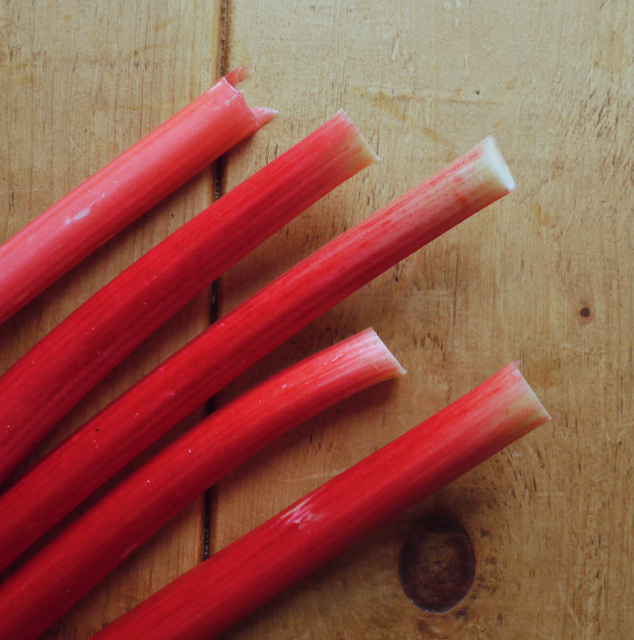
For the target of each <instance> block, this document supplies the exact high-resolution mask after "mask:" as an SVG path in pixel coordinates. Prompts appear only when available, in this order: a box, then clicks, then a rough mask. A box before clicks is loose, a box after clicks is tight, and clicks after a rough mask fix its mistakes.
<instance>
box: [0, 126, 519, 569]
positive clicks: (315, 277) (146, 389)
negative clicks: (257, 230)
mask: <svg viewBox="0 0 634 640" xmlns="http://www.w3.org/2000/svg"><path fill="white" fill-rule="evenodd" d="M514 186H515V185H514V182H513V179H512V177H511V175H510V172H509V170H508V168H507V166H506V164H505V163H504V160H503V158H502V156H501V154H500V152H499V150H498V148H497V145H496V143H495V141H494V140H493V139H492V138H487V139H486V140H484V142H482V143H481V144H480V145H478V146H477V147H475V148H474V149H472V150H471V151H470V152H468V153H467V154H465V155H464V156H462V157H461V158H459V159H458V160H456V161H455V162H453V163H452V164H451V165H449V166H448V167H446V168H445V169H443V170H442V171H440V172H439V173H438V174H436V175H434V176H432V177H431V178H429V179H428V180H426V181H424V182H423V183H421V184H420V185H418V186H417V187H414V188H413V189H412V190H411V191H408V192H407V193H405V194H404V195H403V196H401V197H400V198H398V199H396V200H395V201H394V202H392V203H391V204H388V205H387V206H385V207H384V208H383V209H381V210H379V211H377V212H376V213H374V214H373V215H371V216H370V217H369V218H367V219H366V220H364V221H363V222H361V223H359V224H357V225H356V226H354V227H352V228H351V229H350V230H348V231H347V232H346V233H344V234H342V235H341V236H339V237H338V238H335V239H334V240H332V241H331V242H329V243H328V244H326V245H325V246H324V247H322V248H321V249H320V250H318V251H316V252H315V253H313V254H312V255H310V256H309V257H308V258H306V259H305V260H303V261H302V262H300V263H299V264H297V265H296V266H295V267H293V268H292V269H290V270H289V271H287V272H286V273H285V274H283V275H282V276H280V277H279V278H277V279H276V280H274V281H273V282H272V283H271V284H269V285H268V286H267V287H265V288H264V289H262V291H260V292H259V293H257V294H256V295H254V296H253V297H251V298H250V299H248V300H247V301H246V302H244V303H243V304H242V305H240V306H239V307H237V308H236V309H234V310H233V311H232V312H231V313H229V314H228V315H227V316H225V317H223V318H221V319H220V320H219V321H217V322H216V323H215V324H214V325H212V326H211V327H210V328H209V329H207V330H206V331H205V332H203V333H202V334H201V335H200V336H198V337H197V338H195V339H194V340H192V341H191V342H190V343H189V344H188V345H186V346H185V347H183V348H182V349H181V350H180V351H178V352H177V353H175V354H174V355H173V356H172V357H171V358H169V359H168V360H166V361H165V362H164V363H163V364H162V365H160V366H159V367H158V368H157V369H155V370H154V371H152V372H151V373H149V374H148V375H147V376H145V378H143V379H141V380H140V381H139V382H138V383H137V384H136V385H135V386H133V387H131V388H130V389H129V390H128V391H127V392H126V393H124V394H123V395H121V396H120V397H119V398H118V399H117V400H116V401H114V402H113V403H111V404H110V405H109V406H108V407H106V408H105V409H104V410H103V411H102V412H101V413H99V414H98V415H97V416H95V417H94V418H93V419H92V420H91V421H89V422H88V423H87V424H86V425H84V427H82V428H81V429H80V430H79V431H77V432H76V433H75V434H73V435H72V436H71V437H70V438H68V439H67V440H66V441H65V442H64V443H63V444H62V445H61V446H60V447H58V448H57V449H56V450H55V451H53V452H52V453H51V454H50V455H49V456H48V457H47V458H45V459H44V460H43V461H42V462H41V463H40V464H39V465H38V466H36V467H35V468H34V469H33V470H32V471H31V472H30V473H28V474H27V475H26V476H25V477H24V478H23V479H22V480H21V481H20V482H18V483H17V484H16V485H15V486H14V487H13V488H12V489H10V490H9V491H8V492H7V493H6V494H5V495H4V496H2V497H1V498H0V513H3V514H6V515H5V517H4V518H3V519H2V520H1V521H0V566H6V564H8V563H9V562H10V561H11V560H12V559H13V558H14V557H16V555H17V554H19V553H21V551H23V550H24V549H26V548H27V547H28V546H29V545H30V544H32V543H33V542H34V541H35V540H37V538H38V537H40V536H41V535H42V534H44V533H45V532H46V531H47V530H48V529H50V528H51V527H52V526H53V525H54V524H55V523H56V522H57V521H58V520H60V519H61V518H62V517H64V515H66V514H67V513H68V512H69V511H70V510H71V509H73V508H74V507H75V506H77V505H78V504H79V503H80V502H81V501H82V500H84V499H85V498H86V497H88V496H89V495H90V494H91V493H92V492H93V491H94V490H95V489H97V488H98V487H99V486H100V485H101V484H103V483H104V482H105V481H106V480H108V478H110V477H111V476H112V475H114V474H115V473H116V472H117V471H118V470H119V469H121V468H123V467H124V466H125V465H126V464H127V463H128V462H130V461H131V460H132V459H134V458H135V457H136V456H137V455H138V454H139V453H141V452H142V451H143V450H144V449H145V448H146V447H148V446H149V445H150V444H151V443H152V442H154V440H156V439H158V438H159V437H160V436H162V435H163V434H164V433H165V432H166V431H167V430H168V429H170V428H172V427H173V426H175V425H176V424H178V422H179V421H180V420H182V419H183V418H185V417H186V416H187V415H189V414H190V413H191V412H192V411H194V410H195V409H196V408H197V407H198V406H200V405H201V404H202V403H203V402H204V401H205V400H206V399H207V398H209V397H211V396H212V395H214V394H215V393H217V392H218V391H219V390H220V389H222V388H223V387H224V386H225V385H226V384H228V383H229V382H230V381H231V380H233V379H234V378H236V377H237V376H238V375H239V374H240V373H242V372H243V371H245V370H246V369H248V368H249V367H250V366H251V365H252V364H254V363H255V362H257V361H258V360H259V359H260V358H262V357H264V356H265V355H266V354H267V353H269V352H270V351H272V350H273V349H274V348H275V347H277V346H278V345H280V344H282V343H283V342H284V341H285V340H286V339H287V338H289V337H290V336H292V335H293V334H294V333H296V332H297V331H299V330H300V329H302V328H303V327H305V326H306V325H307V324H308V323H310V322H311V321H312V320H314V319H315V318H318V317H319V316H320V315H321V314H322V313H324V312H325V311H327V310H328V309H330V308H331V307H333V306H334V305H335V304H337V303H338V302H340V301H341V300H343V299H344V298H345V297H346V296H348V295H350V294H351V293H353V292H354V291H356V290H357V289H359V288H360V287H362V286H363V285H364V284H366V283H368V282H370V281H371V280H372V279H373V278H375V277H376V276H377V275H379V274H380V273H382V272H383V271H385V270H387V269H389V268H390V267H392V266H393V265H395V264H396V263H397V262H399V261H400V260H402V259H403V258H405V257H407V256H408V255H409V254H411V253H412V252H414V251H416V250H417V249H419V248H420V247H422V246H423V245H425V244H427V243H428V242H430V241H431V240H433V239H434V238H436V237H438V236H439V235H441V234H442V233H444V232H445V231H447V230H448V229H450V228H451V227H453V226H455V225H456V224H458V223H459V222H461V221H463V220H465V219H466V218H468V217H469V216H470V215H472V214H473V213H475V212H476V211H478V210H480V209H482V208H483V207H485V206H487V205H489V204H491V203H492V202H495V201H496V200H498V199H499V198H501V197H502V196H504V195H506V194H507V193H509V192H510V191H512V189H513V188H514Z"/></svg>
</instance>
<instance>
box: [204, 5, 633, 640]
mask: <svg viewBox="0 0 634 640" xmlns="http://www.w3.org/2000/svg"><path fill="white" fill-rule="evenodd" d="M632 17H633V16H632V10H631V8H630V6H629V5H628V3H627V2H625V1H620V2H619V1H616V2H614V1H613V2H608V3H606V2H594V1H588V0H582V1H581V2H572V1H564V2H559V3H546V2H540V3H520V4H518V3H514V4H509V3H504V2H501V1H495V2H487V3H485V2H478V1H476V0H473V1H467V0H463V1H459V0H449V1H442V0H428V1H426V2H419V3H409V2H401V1H397V0H391V1H388V2H368V3H362V2H354V1H347V2H334V1H330V0H293V1H289V2H284V3H279V2H273V1H271V0H256V1H255V2H254V1H252V0H250V1H246V0H230V1H229V11H228V15H227V28H228V33H227V42H228V43H229V48H228V52H227V56H228V64H229V66H231V65H232V64H235V63H236V62H237V61H239V60H240V61H242V60H246V61H252V62H254V63H256V64H257V70H258V73H257V76H256V77H255V78H254V79H253V81H252V83H251V84H249V85H248V86H245V90H246V95H247V98H248V99H249V100H250V101H251V102H252V103H255V102H262V103H266V104H268V105H270V106H272V107H274V108H277V109H279V110H280V112H281V113H280V116H279V117H278V119H277V120H276V121H275V122H274V123H272V124H271V126H270V127H268V128H267V129H266V131H265V132H263V135H262V136H260V137H259V138H258V140H257V141H255V142H254V145H253V146H251V147H249V154H248V155H247V154H245V153H239V152H238V153H234V154H233V155H232V158H231V161H230V162H229V164H228V170H227V173H226V187H225V188H230V187H231V186H233V185H235V184H237V183H238V182H239V181H240V180H242V179H243V178H244V177H246V175H248V173H249V172H250V171H252V170H253V169H254V168H255V167H256V166H258V164H260V163H262V162H264V161H266V160H267V159H269V158H270V157H272V156H274V155H276V154H277V153H280V152H281V151H283V150H285V149H286V148H288V147H289V146H290V145H291V144H292V143H293V142H294V141H295V140H296V139H297V138H299V137H300V136H302V135H304V134H305V133H307V132H308V131H310V130H311V129H313V128H314V127H315V126H317V125H318V124H319V123H320V122H322V121H323V120H325V119H326V118H327V117H328V116H329V115H330V114H331V113H333V112H334V111H335V110H336V109H337V108H338V107H343V108H344V109H345V110H347V111H348V113H349V114H350V115H351V117H352V118H353V119H354V120H355V121H356V122H357V124H358V125H359V126H360V128H361V129H362V131H364V132H365V133H366V135H367V136H368V138H369V140H370V142H371V144H372V145H373V146H374V148H375V149H376V150H377V151H378V153H379V154H380V155H381V157H382V158H383V162H382V163H380V164H379V165H377V166H375V167H373V168H371V169H370V170H369V171H367V172H366V173H365V174H364V175H363V176H360V177H357V178H355V179H353V180H351V181H350V182H349V183H347V184H346V185H345V186H344V187H343V188H340V189H339V190H338V192H337V193H336V194H333V195H332V196H331V197H329V198H327V199H326V200H324V201H323V202H322V203H320V204H318V205H316V206H315V207H313V209H312V210H311V211H310V212H308V213H307V214H305V215H304V216H303V217H302V218H300V219H299V220H297V221H296V222H295V223H294V224H292V225H290V227H289V228H288V229H286V230H284V231H283V232H281V233H279V234H278V235H277V236H276V237H275V238H274V239H272V240H271V241H270V242H268V243H267V244H266V245H264V246H263V247H262V248H261V249H260V250H259V251H258V252H256V253H255V254H254V255H253V256H252V257H250V258H249V259H247V260H245V261H243V262H242V263H241V264H240V265H238V266H236V267H235V268H234V269H233V270H232V271H231V272H230V273H229V274H228V275H227V277H224V278H223V279H222V280H221V284H220V292H221V294H220V304H221V311H222V313H225V312H226V311H228V310H229V309H231V308H232V307H233V306H235V305H236V304H237V303H239V302H240V301H241V300H243V299H244V298H245V297H246V296H247V295H249V294H251V293H252V292H253V291H255V290H256V289H257V288H259V287H260V286H262V285H263V284H265V283H266V282H268V281H269V280H271V279H272V278H273V277H274V276H276V275H278V274H279V273H281V272H282V271H283V270H285V269H286V268H288V267H289V266H291V265H292V264H293V263H295V262H296V261H297V260H298V259H299V258H301V257H303V256H304V255H307V254H308V253H309V252H310V251H312V250H314V249H315V248H317V247H319V246H321V245H322V244H324V243H325V242H326V241H328V240H329V239H330V238H332V237H334V236H335V235H336V234H338V233H339V232H341V231H342V230H343V229H345V228H347V227H349V226H350V225H351V224H353V223H354V222H356V221H358V220H361V219H362V218H364V217H365V216H367V215H368V214H369V213H370V212H371V211H373V210H374V209H375V208H377V207H379V206H381V205H383V204H384V203H386V202H387V201H389V200H390V199H391V198H393V197H394V196H395V195H397V194H400V193H401V192H403V191H405V190H406V189H407V188H409V187H410V186H412V185H414V184H416V183H417V182H419V181H420V180H421V179H423V178H424V177H426V176H427V175H429V174H431V173H432V172H433V171H435V170H437V169H439V168H440V167H441V166H442V165H444V164H445V163H446V162H447V161H449V160H451V159H453V158H454V157H456V156H457V155H459V154H460V153H461V152H463V151H466V150H467V149H468V148H470V147H471V146H473V145H474V144H475V143H477V142H478V141H479V140H480V139H481V138H483V137H484V136H485V135H486V134H488V133H493V134H494V135H495V136H496V137H497V138H498V140H499V142H500V145H501V147H502V149H503V151H504V152H505V155H506V157H507V159H508V161H509V164H510V166H511V168H512V170H513V172H514V174H515V176H516V179H517V182H518V190H517V192H516V193H515V194H514V195H513V196H511V197H509V198H507V199H505V200H504V201H502V202H501V203H500V204H498V205H495V206H493V207H491V208H490V209H488V210H487V211H485V212H483V213H481V214H479V215H478V216H476V217H475V218H474V219H471V220H469V221H467V222H466V223H465V224H464V225H462V226H461V227H460V228H458V229H455V230H453V231H451V232H450V233H448V234H447V235H446V236H445V237H444V238H442V239H440V240H438V241H436V242H435V243H434V244H433V245H431V246H430V247H428V248H427V249H424V250H423V251H421V252H419V253H418V254H417V255H415V256H413V257H411V258H410V259H408V260H405V261H404V262H403V263H401V264H400V265H399V266H398V267H396V268H395V269H393V270H391V271H390V272H389V273H387V274H385V275H384V276H383V277H381V278H379V279H378V280H377V281H375V282H374V283H373V284H372V285H370V286H368V287H366V288H365V289H363V290H362V291H360V292H359V293H357V294H356V295H354V296H352V298H350V299H349V300H347V301H345V302H344V303H342V304H340V305H338V306H337V307H336V308H335V309H333V311H332V312H330V313H328V314H326V316H325V317H324V318H322V319H321V320H319V321H317V322H315V323H313V324H312V325H311V326H310V327H308V328H307V329H306V330H305V331H303V332H302V333H301V334H300V335H298V336H297V337H296V338H295V339H294V340H292V341H290V342H289V343H287V344H286V345H284V346H283V347H281V348H280V349H278V350H277V351H276V352H275V353H274V354H272V355H271V356H270V357H269V358H268V359H267V360H266V361H265V362H263V363H262V364H261V365H260V366H258V367H256V368H254V370H253V371H251V372H250V373H249V374H248V375H246V376H244V377H243V379H242V380H240V381H238V382H236V383H235V384H234V385H233V386H232V387H231V389H228V390H227V391H226V393H225V394H224V396H223V398H224V399H228V398H229V397H231V396H232V395H234V394H236V393H238V392H239V390H240V389H242V388H244V387H245V386H247V385H249V384H252V383H254V382H256V381H257V380H259V379H261V378H263V377H265V376H266V375H268V374H269V372H270V371H272V370H276V369H278V368H281V367H282V366H285V365H286V364H288V363H290V362H293V361H295V360H298V359H299V358H301V357H302V356H303V355H305V354H307V353H311V352H313V351H316V350H317V349H319V348H322V347H324V346H326V345H327V344H330V343H331V342H334V341H336V340H339V339H341V338H343V337H346V336H348V335H350V334H351V333H352V332H354V331H358V330H361V329H364V328H365V327H367V326H369V325H373V326H374V327H375V328H376V330H377V331H378V333H379V335H381V336H382V337H383V339H384V340H385V341H386V342H387V344H388V345H389V346H390V347H391V348H392V349H393V351H394V352H395V354H396V355H397V356H398V357H399V359H400V360H401V362H402V363H403V364H404V366H405V367H406V368H407V369H409V374H408V376H406V378H405V379H403V380H402V381H399V382H398V383H397V384H392V385H386V386H385V387H384V388H383V389H381V390H380V391H375V390H373V391H370V392H367V393H365V394H362V395H361V396H359V397H358V398H356V399H353V400H350V401H349V402H346V403H343V404H341V405H340V406H339V407H337V408H336V409H333V410H331V411H329V412H327V413H326V414H325V415H322V416H320V417H318V418H316V419H314V420H312V421H311V422H310V423H308V424H306V425H304V426H303V427H301V428H300V429H298V430H296V431H295V433H293V434H290V435H289V436H287V437H285V438H283V439H282V440H281V441H279V442H278V443H277V444H275V445H274V446H272V447H270V448H269V449H268V450H267V451H265V452H263V453H262V454H261V455H259V456H257V458H256V459H254V460H252V461H251V462H250V463H247V464H246V465H244V467H242V468H241V469H239V470H237V471H236V472H235V473H234V474H232V476H231V477H230V478H228V479H227V480H226V481H224V482H222V483H221V484H220V486H219V487H218V488H217V493H216V499H215V505H216V508H215V511H214V515H213V518H214V519H213V527H214V528H213V538H212V539H213V544H214V549H220V548H222V547H223V546H225V545H226V544H227V543H229V542H230V541H232V540H234V539H235V538H237V537H238V536H240V535H241V534H243V533H245V532H246V531H248V530H249V529H251V528H252V527H253V526H255V525H257V524H259V523H260V522H262V521H263V520H265V519H266V518H268V517H269V516H271V515H273V514H274V513H276V512H277V511H279V510H280V509H281V508H283V507H285V506H286V505H288V504H289V503H291V502H292V501H293V500H295V499H297V498H299V497H301V496H302V495H303V494H305V493H306V492H307V491H309V490H310V489H312V488H314V487H315V486H317V485H319V484H320V483H322V482H323V481H325V480H327V479H328V478H330V477H332V476H333V475H335V474H336V473H337V472H338V471H339V470H341V469H344V468H346V467H348V466H349V465H351V464H352V463H354V462H355V461H357V460H359V459H361V458H362V457H363V456H365V455H367V454H369V453H371V452H372V451H374V450H376V448H378V447H379V446H381V445H383V444H385V443H386V442H388V441H390V440H392V439H393V438H394V437H396V436H397V435H399V434H400V433H402V432H403V431H405V430H406V429H407V428H409V427H411V426H414V425H415V424H417V423H418V422H420V421H421V420H422V419H423V418H425V417H427V416H428V415H430V414H431V413H433V412H435V411H437V410H439V409H440V408H442V407H443V406H445V405H446V404H447V403H448V402H450V401H452V400H454V399H456V398H457V397H459V396H460V395H461V394H463V393H464V392H466V391H467V390H469V389H471V388H472V387H474V386H475V385H476V384H478V383H479V382H481V381H483V380H484V379H485V378H486V377H488V376H489V375H491V374H493V373H494V372H495V371H497V370H498V369H500V368H501V367H502V366H503V365H505V364H507V363H508V362H509V361H510V360H513V359H519V360H521V362H522V365H521V366H522V369H523V372H524V374H525V376H526V377H527V379H528V381H529V382H530V383H531V384H532V386H533V387H534V389H535V390H536V392H537V393H538V395H539V396H540V397H541V398H542V399H543V401H544V402H545V404H546V405H547V407H548V408H549V410H550V411H551V413H552V414H553V418H554V420H553V423H552V425H550V426H547V427H543V428H542V429H541V430H539V431H538V432H537V433H535V434H533V435H531V436H529V437H528V438H526V439H525V440H524V441H522V442H520V443H518V444H516V445H515V446H513V447H511V448H510V449H509V450H508V451H507V452H504V453H503V454H501V455H498V456H497V457H496V458H494V459H493V460H491V461H490V462H489V463H487V464H485V465H483V466H482V467H481V468H479V469H477V470H476V471H474V472H472V473H471V474H469V475H468V476H466V477H465V478H463V479H462V480H461V481H459V482H456V483H454V484H453V485H452V486H450V487H449V488H447V489H446V490H444V491H442V492H441V493H440V494H438V495H437V496H436V497H435V498H433V499H432V500H429V501H427V502H426V503H424V504H422V505H420V507H419V508H417V509H415V510H414V511H413V512H412V513H409V514H406V515H405V516H404V517H402V518H400V519H399V520H397V521H396V522H394V523H393V524H392V525H391V526H388V527H386V528H385V529H383V530H381V531H379V532H377V533H376V534H375V535H373V536H372V537H371V538H370V539H369V540H368V541H367V542H366V543H364V544H362V545H359V546H358V547H357V548H355V549H354V550H353V551H351V552H350V553H348V554H346V555H345V556H343V557H342V558H341V559H340V560H339V561H337V562H335V563H333V564H331V565H329V566H328V567H326V568H324V570H323V571H321V572H320V573H319V574H318V575H316V576H315V577H314V578H312V579H309V580H306V581H305V582H303V583H302V584H300V585H298V587H297V588H295V589H293V590H292V591H291V592H289V593H287V594H286V595H284V596H283V597H281V598H278V599H277V600H276V601H275V602H273V603H272V604H271V605H270V606H268V607H266V608H265V609H263V610H262V611H260V612H259V613H257V614H256V615H254V616H252V617H251V619H249V620H247V621H245V622H244V623H243V624H241V625H239V626H238V627H236V628H235V629H233V630H232V631H230V632H227V633H226V634H225V635H224V636H223V638H226V639H227V640H229V638H231V639H232V640H233V639H236V640H237V639H238V638H240V639H242V638H245V639H246V638H258V639H261V638H276V639H279V640H283V639H288V640H294V639H295V638H306V639H309V638H314V639H317V638H319V639H324V638H333V639H334V638H341V639H343V638H350V639H353V638H355V639H356V638H377V639H378V638H419V637H420V638H441V637H448V636H449V635H451V637H452V638H454V637H455V638H487V639H490V638H519V637H521V638H535V639H538V638H549V639H550V638H553V639H554V638H625V637H631V636H632V635H633V634H634V605H633V604H632V603H634V592H633V587H632V581H631V569H632V566H634V550H633V546H632V540H633V539H634V508H633V507H632V505H631V504H630V501H629V499H628V487H629V485H630V484H631V480H632V467H631V462H630V460H631V457H632V453H633V452H634V441H633V439H632V424H633V422H634V418H633V407H632V376H633V373H634V371H633V364H632V344H633V341H634V329H633V323H632V319H633V313H634V308H633V295H632V294H633V287H632V284H631V274H632V273H633V269H634V261H633V258H632V256H633V249H634V237H633V231H632V229H633V225H632V204H631V202H632V195H633V191H632V166H631V162H630V160H629V158H628V155H627V154H628V152H629V150H630V149H631V147H632V142H633V136H634V134H633V133H632V132H633V131H634V126H633V125H634V122H633V118H632V110H631V103H632V94H633V91H634V89H633V87H634V84H633V83H632V80H633V78H632V72H633V67H632V54H633V53H634V34H633V32H632V25H633V22H632ZM584 309H588V310H589V312H588V311H585V310H584ZM584 314H587V315H584ZM427 513H438V514H441V515H446V516H449V517H451V518H453V519H455V520H456V521H457V522H458V523H460V524H461V526H462V527H463V528H465V530H466V531H467V532H468V533H469V535H470V536H471V538H472V540H473V543H474V546H475V550H476V557H477V561H478V567H477V576H476V582H475V585H474V588H473V589H472V591H471V593H470V594H469V596H468V597H467V599H466V600H465V601H464V603H463V605H461V606H459V607H458V608H456V609H454V610H452V611H450V612H448V613H446V614H441V615H434V614H424V613H422V612H420V611H418V610H417V609H416V608H415V607H414V606H413V605H411V604H410V603H409V602H408V601H407V600H406V598H405V596H404V595H403V593H402V591H401V589H400V586H399V584H398V580H397V558H398V553H399V550H400V547H401V545H402V543H403V541H404V539H405V537H406V536H407V534H408V533H409V531H410V530H411V529H412V528H413V526H414V525H415V524H416V523H417V522H418V521H419V519H420V518H421V516H422V515H424V514H427Z"/></svg>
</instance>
